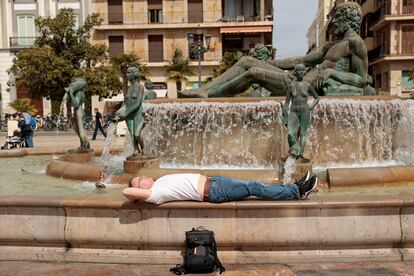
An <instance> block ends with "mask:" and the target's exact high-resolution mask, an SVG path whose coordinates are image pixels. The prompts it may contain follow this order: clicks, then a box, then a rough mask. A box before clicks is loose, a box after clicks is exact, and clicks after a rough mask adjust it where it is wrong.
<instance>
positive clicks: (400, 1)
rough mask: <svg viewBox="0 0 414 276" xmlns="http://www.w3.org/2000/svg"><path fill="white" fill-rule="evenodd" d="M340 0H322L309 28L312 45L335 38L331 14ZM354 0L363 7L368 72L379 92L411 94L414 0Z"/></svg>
mask: <svg viewBox="0 0 414 276" xmlns="http://www.w3.org/2000/svg"><path fill="white" fill-rule="evenodd" d="M339 2H344V0H337V1H333V0H320V1H319V9H318V12H317V16H316V18H315V20H314V22H313V23H312V25H311V27H310V28H309V31H308V45H309V48H310V49H312V48H314V47H317V46H322V45H323V44H324V43H325V42H326V41H330V40H333V39H335V38H334V35H333V28H332V25H331V24H330V20H329V18H331V17H332V10H333V8H334V5H335V3H336V4H338V3H339ZM354 2H358V3H359V4H360V5H361V8H362V14H363V20H362V25H361V32H360V35H361V37H362V38H363V39H364V42H365V44H366V47H367V50H368V59H369V74H370V76H371V77H372V78H373V81H374V86H375V89H376V91H377V93H379V94H385V95H387V94H389V95H397V96H401V97H408V96H409V94H410V93H412V92H413V91H414V82H413V81H411V80H410V79H409V76H410V71H411V70H412V69H413V68H414V1H413V0H358V1H354ZM322 19H323V20H322ZM322 22H323V23H322ZM321 25H322V27H321Z"/></svg>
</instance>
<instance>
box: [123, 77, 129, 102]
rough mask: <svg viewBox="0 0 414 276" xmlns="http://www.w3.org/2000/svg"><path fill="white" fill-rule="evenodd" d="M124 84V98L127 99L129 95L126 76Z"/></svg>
mask: <svg viewBox="0 0 414 276" xmlns="http://www.w3.org/2000/svg"><path fill="white" fill-rule="evenodd" d="M122 82H123V84H124V97H125V96H126V94H127V93H128V78H127V76H126V75H125V76H123V77H122Z"/></svg>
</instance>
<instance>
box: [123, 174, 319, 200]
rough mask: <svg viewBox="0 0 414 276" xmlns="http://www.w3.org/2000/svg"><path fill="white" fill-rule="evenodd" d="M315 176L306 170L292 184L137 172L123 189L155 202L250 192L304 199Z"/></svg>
mask: <svg viewBox="0 0 414 276" xmlns="http://www.w3.org/2000/svg"><path fill="white" fill-rule="evenodd" d="M317 185H318V178H317V177H316V176H312V177H310V174H309V172H308V173H306V174H305V175H304V176H303V177H302V178H301V179H299V180H298V181H297V182H295V183H293V184H283V185H278V184H274V185H273V184H270V185H269V184H264V183H262V182H260V181H255V180H242V179H238V178H227V177H223V176H212V177H207V176H204V175H201V174H169V175H165V176H163V177H160V178H159V179H157V180H156V181H154V179H152V178H150V177H147V176H137V177H134V178H132V179H131V180H130V181H129V187H128V188H125V189H124V190H123V191H122V193H123V194H124V195H125V196H126V197H127V198H128V199H130V200H142V201H146V202H150V203H154V204H162V203H164V202H169V201H180V200H194V201H205V202H211V203H221V202H228V201H236V200H242V199H246V198H248V197H250V196H254V197H258V198H261V199H267V200H284V199H306V198H307V197H308V195H309V194H310V193H311V192H313V191H315V190H316V186H317Z"/></svg>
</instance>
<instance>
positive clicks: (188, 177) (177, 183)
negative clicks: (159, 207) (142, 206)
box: [145, 173, 203, 204]
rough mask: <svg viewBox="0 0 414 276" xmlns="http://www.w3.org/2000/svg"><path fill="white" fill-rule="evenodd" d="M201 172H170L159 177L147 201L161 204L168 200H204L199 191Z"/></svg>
mask: <svg viewBox="0 0 414 276" xmlns="http://www.w3.org/2000/svg"><path fill="white" fill-rule="evenodd" d="M199 178H200V174H191V173H185V174H169V175H165V176H163V177H160V178H158V179H157V180H156V181H155V182H154V184H153V186H152V187H151V189H150V190H151V195H150V196H149V197H148V198H147V199H146V200H145V201H146V202H150V203H155V204H161V203H164V202H168V201H177V200H195V201H203V199H202V198H200V195H199V194H198V192H197V187H198V180H199Z"/></svg>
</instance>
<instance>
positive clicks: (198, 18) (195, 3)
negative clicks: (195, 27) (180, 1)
mask: <svg viewBox="0 0 414 276" xmlns="http://www.w3.org/2000/svg"><path fill="white" fill-rule="evenodd" d="M188 22H189V23H201V22H203V1H202V0H188Z"/></svg>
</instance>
